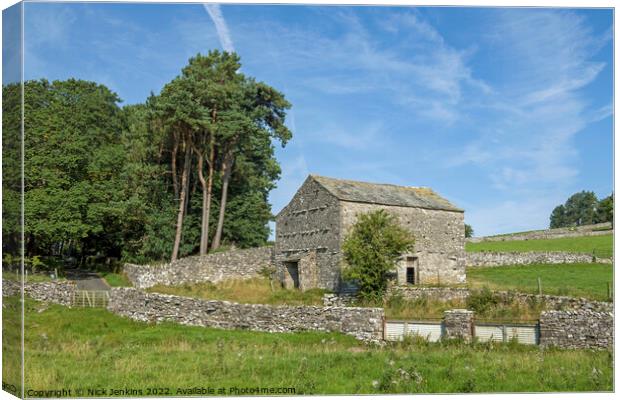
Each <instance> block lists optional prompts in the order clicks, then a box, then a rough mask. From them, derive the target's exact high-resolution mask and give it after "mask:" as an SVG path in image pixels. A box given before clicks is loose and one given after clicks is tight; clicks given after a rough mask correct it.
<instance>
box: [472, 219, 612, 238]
mask: <svg viewBox="0 0 620 400" xmlns="http://www.w3.org/2000/svg"><path fill="white" fill-rule="evenodd" d="M612 233H613V230H612V226H611V223H610V222H603V223H600V224H593V225H582V226H572V227H568V228H555V229H543V230H539V231H532V232H523V233H514V234H509V235H496V236H484V237H474V238H467V241H468V242H472V243H478V242H503V241H507V240H531V239H558V238H563V237H578V236H600V235H609V234H612Z"/></svg>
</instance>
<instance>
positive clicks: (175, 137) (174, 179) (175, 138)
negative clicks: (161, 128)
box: [171, 133, 179, 199]
mask: <svg viewBox="0 0 620 400" xmlns="http://www.w3.org/2000/svg"><path fill="white" fill-rule="evenodd" d="M172 140H173V141H174V144H173V146H172V161H171V164H172V166H171V169H172V186H173V188H174V198H175V199H178V198H179V181H178V179H177V151H178V150H179V137H178V135H177V134H176V133H175V134H173V135H172Z"/></svg>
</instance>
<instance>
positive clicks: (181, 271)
mask: <svg viewBox="0 0 620 400" xmlns="http://www.w3.org/2000/svg"><path fill="white" fill-rule="evenodd" d="M272 258H273V248H272V247H270V246H265V247H257V248H251V249H235V250H230V251H226V252H222V253H215V254H208V255H205V256H191V257H185V258H181V259H179V260H177V261H175V262H172V263H168V264H164V265H135V264H125V266H124V271H125V274H126V275H127V277H128V278H129V280H130V281H131V283H132V284H133V286H134V287H137V288H141V289H145V288H149V287H152V286H155V285H167V286H174V285H181V284H186V283H199V282H212V283H217V282H220V281H223V280H226V279H248V278H253V277H256V276H257V275H259V273H260V272H261V270H262V269H264V268H265V267H269V266H271V265H272V264H273V261H272Z"/></svg>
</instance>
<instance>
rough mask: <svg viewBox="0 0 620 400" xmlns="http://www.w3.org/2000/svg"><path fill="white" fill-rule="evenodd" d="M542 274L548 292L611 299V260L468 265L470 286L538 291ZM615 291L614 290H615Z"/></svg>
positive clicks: (544, 286) (543, 287)
mask: <svg viewBox="0 0 620 400" xmlns="http://www.w3.org/2000/svg"><path fill="white" fill-rule="evenodd" d="M538 277H540V278H541V283H542V285H541V286H542V291H543V293H544V294H553V295H562V296H573V297H586V298H589V299H594V300H605V301H607V300H608V296H607V283H611V284H613V267H612V265H610V264H554V265H549V264H532V265H523V266H519V265H516V266H504V267H489V268H468V269H467V282H468V285H469V286H470V287H473V288H480V287H483V286H487V287H489V288H490V289H493V290H516V291H519V292H526V293H538ZM612 295H613V293H612Z"/></svg>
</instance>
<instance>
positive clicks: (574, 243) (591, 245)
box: [465, 235, 614, 257]
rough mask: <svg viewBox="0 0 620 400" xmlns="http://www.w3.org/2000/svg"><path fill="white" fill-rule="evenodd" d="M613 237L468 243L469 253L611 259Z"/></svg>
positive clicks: (466, 246) (466, 247)
mask: <svg viewBox="0 0 620 400" xmlns="http://www.w3.org/2000/svg"><path fill="white" fill-rule="evenodd" d="M613 242H614V241H613V235H601V236H579V237H569V238H558V239H533V240H507V241H503V242H502V241H500V242H479V243H467V244H466V245H465V249H466V250H467V251H471V252H474V251H569V252H573V253H588V254H592V253H593V252H594V254H595V255H596V256H597V257H611V256H612V254H613Z"/></svg>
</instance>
